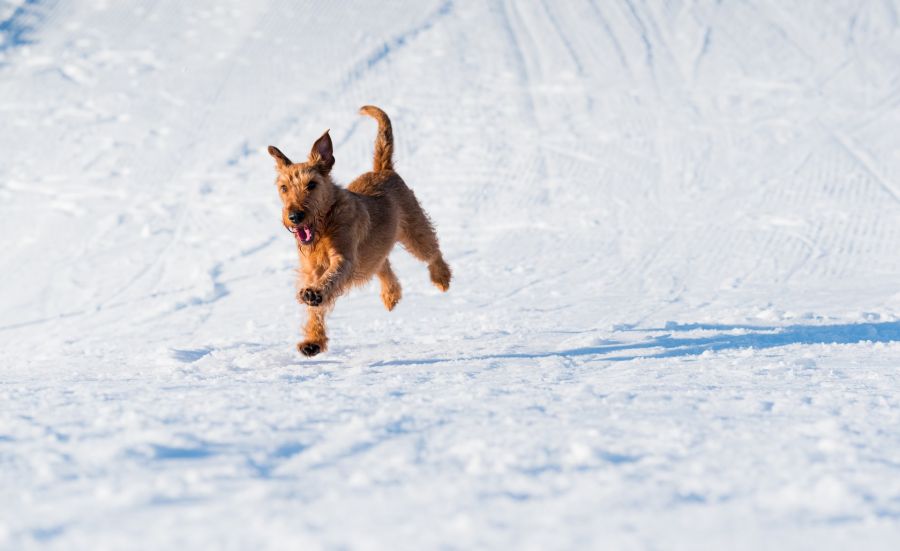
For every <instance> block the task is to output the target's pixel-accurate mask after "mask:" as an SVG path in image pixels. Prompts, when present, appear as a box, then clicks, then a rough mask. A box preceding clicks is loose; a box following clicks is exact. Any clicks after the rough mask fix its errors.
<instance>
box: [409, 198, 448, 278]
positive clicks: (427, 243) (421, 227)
mask: <svg viewBox="0 0 900 551" xmlns="http://www.w3.org/2000/svg"><path fill="white" fill-rule="evenodd" d="M402 208H403V219H402V223H401V224H400V243H401V244H402V245H403V247H404V248H405V249H406V250H407V251H409V252H410V254H412V255H413V256H414V257H416V258H418V259H419V260H421V261H422V262H425V263H426V264H428V274H429V275H430V276H431V282H432V283H434V284H435V286H437V288H438V289H440V290H441V291H446V290H447V289H449V288H450V278H451V277H452V273H451V271H450V266H448V265H447V263H446V262H444V257H443V255H441V248H440V246H439V245H438V238H437V234H436V233H435V231H434V226H432V225H431V220H429V219H428V215H426V214H425V211H423V210H422V207H421V206H420V205H419V202H418V201H417V200H416V197H415V195H413V193H412V191H410V192H409V197H408V198H406V200H405V201H403V202H402Z"/></svg>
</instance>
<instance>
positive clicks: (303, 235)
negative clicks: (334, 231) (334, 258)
mask: <svg viewBox="0 0 900 551" xmlns="http://www.w3.org/2000/svg"><path fill="white" fill-rule="evenodd" d="M288 229H289V230H291V233H292V234H294V237H296V238H297V243H299V244H301V245H309V244H310V243H312V242H313V237H315V234H314V233H313V229H312V227H311V226H292V227H290V228H288Z"/></svg>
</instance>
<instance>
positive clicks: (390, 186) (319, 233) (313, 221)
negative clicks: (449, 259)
mask: <svg viewBox="0 0 900 551" xmlns="http://www.w3.org/2000/svg"><path fill="white" fill-rule="evenodd" d="M360 113H362V114H365V115H369V116H370V117H373V118H374V119H375V120H377V121H378V136H377V137H376V138H375V162H374V167H373V169H372V172H367V173H365V174H363V175H362V176H360V177H359V178H357V179H356V180H354V181H353V182H352V183H351V184H350V185H349V186H347V189H344V188H342V187H340V186H338V185H337V184H335V183H334V182H333V181H332V179H331V176H330V175H329V174H330V172H331V167H333V166H334V155H333V154H332V145H331V137H330V136H329V135H328V131H327V130H326V131H325V134H323V135H322V137H321V138H319V139H318V140H316V143H315V144H314V145H313V147H312V151H310V153H309V158H308V160H307V162H305V163H292V162H291V161H290V159H288V158H287V157H286V156H285V155H284V153H282V152H281V151H279V150H278V148H276V147H273V146H269V154H270V155H271V156H272V157H274V158H275V165H276V167H277V170H278V178H277V180H276V181H275V183H276V184H277V185H278V190H279V195H280V196H281V202H282V203H283V207H284V208H283V209H282V213H281V220H282V223H283V224H284V226H285V227H286V228H287V229H288V230H290V231H291V233H293V234H294V237H295V238H296V240H297V252H298V253H299V255H300V270H299V275H300V279H299V280H298V283H297V289H298V292H297V300H298V301H300V302H301V303H305V304H306V305H307V312H308V314H309V320H308V321H307V323H306V338H305V340H303V341H301V342H299V343H297V350H299V351H300V352H301V353H302V354H304V355H305V356H315V355H316V354H318V353H319V352H323V351H325V349H326V348H327V346H328V337H327V336H326V334H325V314H326V313H327V312H328V311H329V310H330V309H331V307H332V306H333V305H334V301H335V300H336V299H337V298H338V297H339V296H341V295H342V294H343V293H344V292H345V291H347V290H348V289H350V288H351V287H353V286H354V285H359V284H362V283H365V282H367V281H369V280H370V279H371V278H372V276H373V275H377V276H378V279H379V280H380V281H381V300H382V301H383V302H384V306H385V308H387V309H388V310H393V308H394V306H396V305H397V302H398V301H399V300H400V295H401V290H400V282H399V281H397V276H396V275H394V272H393V270H391V264H390V262H389V261H388V254H389V253H390V252H391V249H392V248H393V247H394V244H395V243H396V242H398V241H399V242H400V243H401V244H402V245H403V246H404V248H406V250H407V251H409V252H410V253H412V255H413V256H415V257H416V258H418V259H419V260H421V261H423V262H425V263H427V264H428V272H429V274H430V275H431V281H432V282H433V283H434V284H435V285H437V287H438V288H439V289H440V290H441V291H446V290H447V289H448V288H449V287H450V267H449V266H447V263H446V262H444V258H443V256H441V250H440V248H439V247H438V239H437V235H436V234H435V232H434V227H433V226H432V225H431V221H430V220H429V219H428V215H427V214H425V211H423V210H422V207H421V206H420V205H419V202H418V201H417V200H416V196H415V194H413V192H412V190H411V189H409V188H408V187H407V186H406V184H405V183H404V182H403V180H402V179H401V178H400V176H399V175H398V174H397V173H396V172H394V166H393V160H392V156H393V152H394V137H393V133H392V131H391V121H390V119H388V117H387V115H386V114H385V113H384V111H382V110H381V109H379V108H377V107H373V106H371V105H367V106H365V107H363V108H362V109H360Z"/></svg>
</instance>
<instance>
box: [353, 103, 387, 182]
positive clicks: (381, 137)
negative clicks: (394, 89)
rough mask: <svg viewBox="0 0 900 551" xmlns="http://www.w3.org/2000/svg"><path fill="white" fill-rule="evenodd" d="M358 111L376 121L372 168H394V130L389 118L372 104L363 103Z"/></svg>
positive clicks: (377, 169) (379, 169)
mask: <svg viewBox="0 0 900 551" xmlns="http://www.w3.org/2000/svg"><path fill="white" fill-rule="evenodd" d="M359 112H360V114H363V115H369V116H370V117H372V118H373V119H375V120H376V121H378V135H377V136H376V137H375V160H374V162H373V163H372V167H373V168H372V169H373V170H374V171H375V172H379V171H381V170H394V132H393V131H392V130H391V119H389V118H388V116H387V113H385V112H384V111H382V110H381V109H379V108H377V107H375V106H374V105H365V106H363V107H362V108H360V110H359Z"/></svg>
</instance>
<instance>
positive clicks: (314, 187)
mask: <svg viewBox="0 0 900 551" xmlns="http://www.w3.org/2000/svg"><path fill="white" fill-rule="evenodd" d="M306 189H316V182H315V180H311V181H310V182H309V183H308V184H306Z"/></svg>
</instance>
